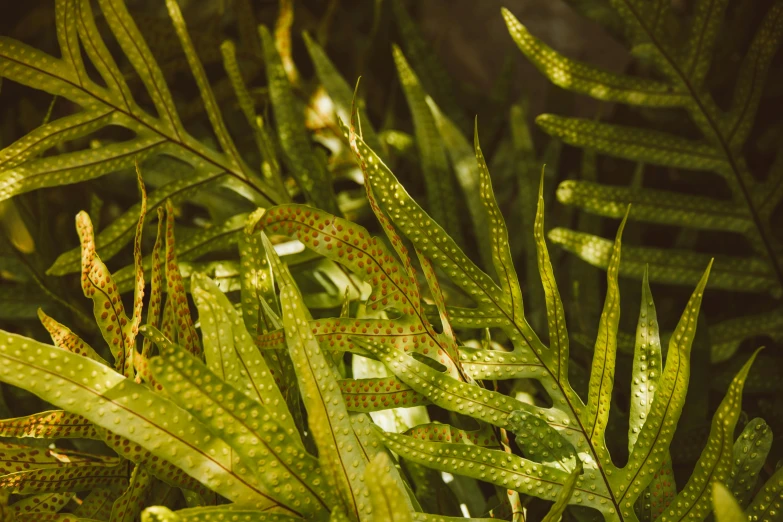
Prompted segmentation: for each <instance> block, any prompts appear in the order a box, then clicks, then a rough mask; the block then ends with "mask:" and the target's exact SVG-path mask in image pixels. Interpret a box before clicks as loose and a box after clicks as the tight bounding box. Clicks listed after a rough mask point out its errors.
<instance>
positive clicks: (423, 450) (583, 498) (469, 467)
mask: <svg viewBox="0 0 783 522" xmlns="http://www.w3.org/2000/svg"><path fill="white" fill-rule="evenodd" d="M376 429H377V428H376ZM379 431H380V430H379ZM382 436H383V441H384V444H386V446H387V447H388V448H389V449H390V450H392V451H393V452H395V453H396V454H398V455H399V456H400V457H402V458H404V459H407V460H411V461H413V462H418V463H420V464H422V465H424V466H427V467H430V468H434V469H437V470H439V471H445V472H447V473H455V474H458V475H464V476H468V477H472V478H475V479H478V480H481V481H483V482H489V483H491V484H495V485H497V486H500V487H502V488H506V489H513V490H514V491H519V492H520V493H524V494H526V495H530V496H534V497H538V498H543V499H545V500H552V501H554V500H555V499H556V498H557V496H558V495H559V493H560V491H561V490H562V489H563V486H564V485H565V483H566V481H567V480H568V477H569V474H568V473H566V472H565V471H562V470H560V469H557V468H553V467H550V466H544V465H541V464H538V463H536V462H532V461H530V460H526V459H523V458H521V457H518V456H516V455H513V454H510V453H506V452H505V451H501V450H492V449H486V448H482V447H480V446H475V445H466V444H452V443H442V442H422V441H418V440H414V439H412V438H410V437H407V436H405V435H399V434H396V433H385V432H383V433H382ZM581 478H582V477H580V479H577V483H576V486H575V489H574V493H573V497H572V498H573V500H575V501H576V502H579V503H581V504H582V505H584V506H589V507H593V508H595V509H601V507H602V505H603V504H602V501H603V502H604V503H605V502H607V501H608V499H609V497H607V496H604V495H603V494H600V493H599V492H597V491H595V490H593V489H590V487H589V486H588V485H587V483H583V481H582V480H581ZM585 478H586V477H585Z"/></svg>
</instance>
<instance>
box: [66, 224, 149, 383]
mask: <svg viewBox="0 0 783 522" xmlns="http://www.w3.org/2000/svg"><path fill="white" fill-rule="evenodd" d="M76 230H77V232H78V233H79V240H80V242H81V244H82V277H81V282H82V292H84V296H85V297H89V298H90V299H92V302H93V314H94V315H95V319H96V321H97V322H98V327H99V328H100V330H101V333H102V334H103V338H104V339H105V340H106V343H107V344H108V345H109V348H110V349H111V352H112V355H114V365H115V367H116V368H118V369H121V370H124V369H125V368H127V367H128V366H127V365H128V364H132V363H133V360H132V358H131V357H132V354H133V353H134V351H135V350H134V346H135V345H134V342H135V335H132V332H131V323H130V320H129V319H128V316H127V315H126V314H125V308H124V306H123V304H122V298H121V296H120V292H119V291H118V290H117V285H115V284H114V281H113V280H112V278H111V274H109V270H108V269H107V268H106V265H105V264H103V261H101V258H100V257H98V254H97V253H96V252H95V239H94V236H93V231H92V222H91V221H90V217H89V216H88V215H87V213H86V212H84V211H82V212H79V214H78V215H77V216H76ZM129 356H131V357H129ZM126 359H130V360H129V361H127V362H126Z"/></svg>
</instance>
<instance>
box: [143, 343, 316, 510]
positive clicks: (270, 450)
mask: <svg viewBox="0 0 783 522" xmlns="http://www.w3.org/2000/svg"><path fill="white" fill-rule="evenodd" d="M150 334H151V335H152V337H153V339H154V340H155V342H156V343H157V344H158V348H159V349H160V351H161V355H160V356H159V357H154V358H152V359H151V360H150V366H151V370H152V373H153V375H154V376H155V378H156V379H157V380H158V382H161V383H162V384H163V386H164V389H166V390H167V391H168V393H169V394H170V395H171V396H172V397H173V398H174V400H175V401H176V402H177V403H179V404H180V405H181V406H182V407H183V408H186V409H187V410H188V411H190V412H191V413H192V414H193V415H194V416H195V417H196V418H197V419H199V420H201V421H202V422H203V423H204V424H205V425H206V426H208V427H209V429H210V430H211V431H213V432H214V433H215V435H217V436H219V437H221V438H222V439H223V440H225V441H226V443H228V444H229V446H231V448H232V449H233V451H234V453H235V454H236V455H237V457H238V458H239V459H240V460H241V462H242V466H243V467H244V466H247V467H248V468H249V469H250V471H251V472H252V473H253V475H254V476H256V477H257V479H258V481H259V482H260V483H261V484H263V487H264V489H265V491H266V493H267V494H268V495H269V496H270V497H272V498H275V499H276V500H277V501H278V502H279V503H281V504H284V505H290V506H294V505H296V501H297V500H299V502H300V504H299V509H300V510H301V512H302V513H316V514H317V513H318V512H319V511H321V510H323V509H325V508H326V506H327V504H326V502H327V499H330V497H331V492H330V491H328V490H327V488H326V482H325V481H324V479H323V478H322V477H321V476H320V473H319V470H318V461H317V460H316V459H315V458H313V457H311V456H309V455H308V454H307V453H306V452H305V451H304V448H303V447H302V445H301V443H300V442H299V440H298V432H297V431H296V430H295V429H293V428H289V427H288V426H287V425H286V424H285V423H284V422H283V421H284V420H285V419H286V417H288V418H289V419H290V414H289V415H287V416H286V417H284V416H279V415H274V416H272V415H270V410H271V409H272V408H271V407H266V406H264V405H263V403H259V402H257V401H254V400H252V399H251V398H250V397H245V396H244V393H243V392H242V391H240V390H238V389H237V388H235V387H234V386H232V385H231V384H230V383H229V382H226V381H224V380H223V379H221V377H220V375H218V374H215V373H214V372H212V371H211V370H210V369H209V368H208V367H207V366H205V365H204V364H203V363H201V362H200V361H198V360H197V359H196V358H194V357H192V356H190V355H189V354H188V353H187V352H186V351H184V350H183V349H182V348H179V347H176V346H174V345H172V344H170V343H167V342H164V341H163V339H162V337H161V336H160V334H159V333H156V332H153V331H151V330H150ZM269 382H271V378H270V379H268V380H267V386H269V384H268V383H269ZM212 383H214V384H212ZM272 386H274V385H272ZM271 406H272V407H274V406H275V405H274V404H272V405H271ZM265 419H266V420H265ZM278 419H279V420H278ZM248 437H250V439H251V440H252V441H253V443H251V444H245V443H244V442H245V441H248V440H249V439H248ZM267 466H269V467H271V468H274V469H276V470H277V471H276V472H274V473H270V472H269V471H268V470H267ZM278 484H281V485H282V486H281V487H277V486H278Z"/></svg>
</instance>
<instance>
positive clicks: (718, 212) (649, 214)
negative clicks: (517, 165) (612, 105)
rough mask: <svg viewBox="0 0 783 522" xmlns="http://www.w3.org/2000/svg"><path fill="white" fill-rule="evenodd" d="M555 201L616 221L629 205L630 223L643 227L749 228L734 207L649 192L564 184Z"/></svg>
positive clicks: (750, 224) (748, 222)
mask: <svg viewBox="0 0 783 522" xmlns="http://www.w3.org/2000/svg"><path fill="white" fill-rule="evenodd" d="M557 199H558V201H560V202H561V203H563V204H566V205H574V206H577V207H579V208H581V209H583V210H585V211H586V212H590V213H591V214H596V215H599V216H605V217H612V218H618V219H619V218H622V217H623V216H624V215H625V211H626V209H627V208H628V205H632V207H633V219H634V220H636V221H642V222H646V223H658V224H662V225H676V226H687V227H692V228H699V229H705V230H726V231H733V232H745V231H747V230H749V229H750V228H752V227H753V222H752V219H751V217H750V216H749V215H748V214H747V211H746V210H745V209H744V208H743V207H741V206H738V205H736V204H735V203H732V202H728V201H720V200H716V199H712V198H706V197H700V196H691V195H685V194H679V193H676V192H671V191H663V190H655V189H651V188H644V189H643V190H638V189H634V188H627V187H618V186H611V185H601V184H599V183H592V182H589V181H581V180H578V181H577V180H567V181H563V182H562V183H560V186H558V187H557Z"/></svg>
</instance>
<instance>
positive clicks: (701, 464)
mask: <svg viewBox="0 0 783 522" xmlns="http://www.w3.org/2000/svg"><path fill="white" fill-rule="evenodd" d="M756 353H758V351H756ZM755 358H756V354H754V355H753V356H752V357H751V358H750V359H749V360H748V362H746V363H745V365H744V366H743V367H742V369H741V370H740V371H739V373H737V376H736V377H734V380H733V381H732V383H731V384H730V385H729V389H728V391H727V392H726V395H725V397H724V398H723V401H721V403H720V405H719V406H718V410H717V411H716V412H715V415H714V416H713V418H712V426H711V428H710V435H709V438H708V439H707V446H706V447H705V448H704V450H703V451H702V453H701V457H699V460H698V462H696V467H695V469H694V472H693V474H692V475H691V477H690V479H689V480H688V483H687V484H685V487H684V488H683V489H682V491H680V493H679V494H678V495H677V497H676V498H675V499H674V500H672V502H671V504H669V507H668V508H667V509H666V510H664V512H663V514H662V515H661V516H660V517H659V518H658V521H659V522H669V521H671V520H683V519H685V518H686V517H689V518H696V517H699V518H703V517H704V516H706V515H707V514H708V513H709V512H710V511H711V509H712V506H711V502H710V500H711V499H710V497H711V496H712V485H713V484H714V483H716V482H721V483H725V482H726V481H727V480H728V478H729V475H730V473H731V466H732V457H733V452H732V447H733V444H734V440H733V438H734V427H735V426H736V424H737V419H738V418H739V416H740V413H741V411H742V388H743V386H744V384H745V379H747V377H748V372H749V371H750V366H751V365H752V364H753V360H754V359H755ZM667 362H668V361H667ZM659 393H660V392H659Z"/></svg>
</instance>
